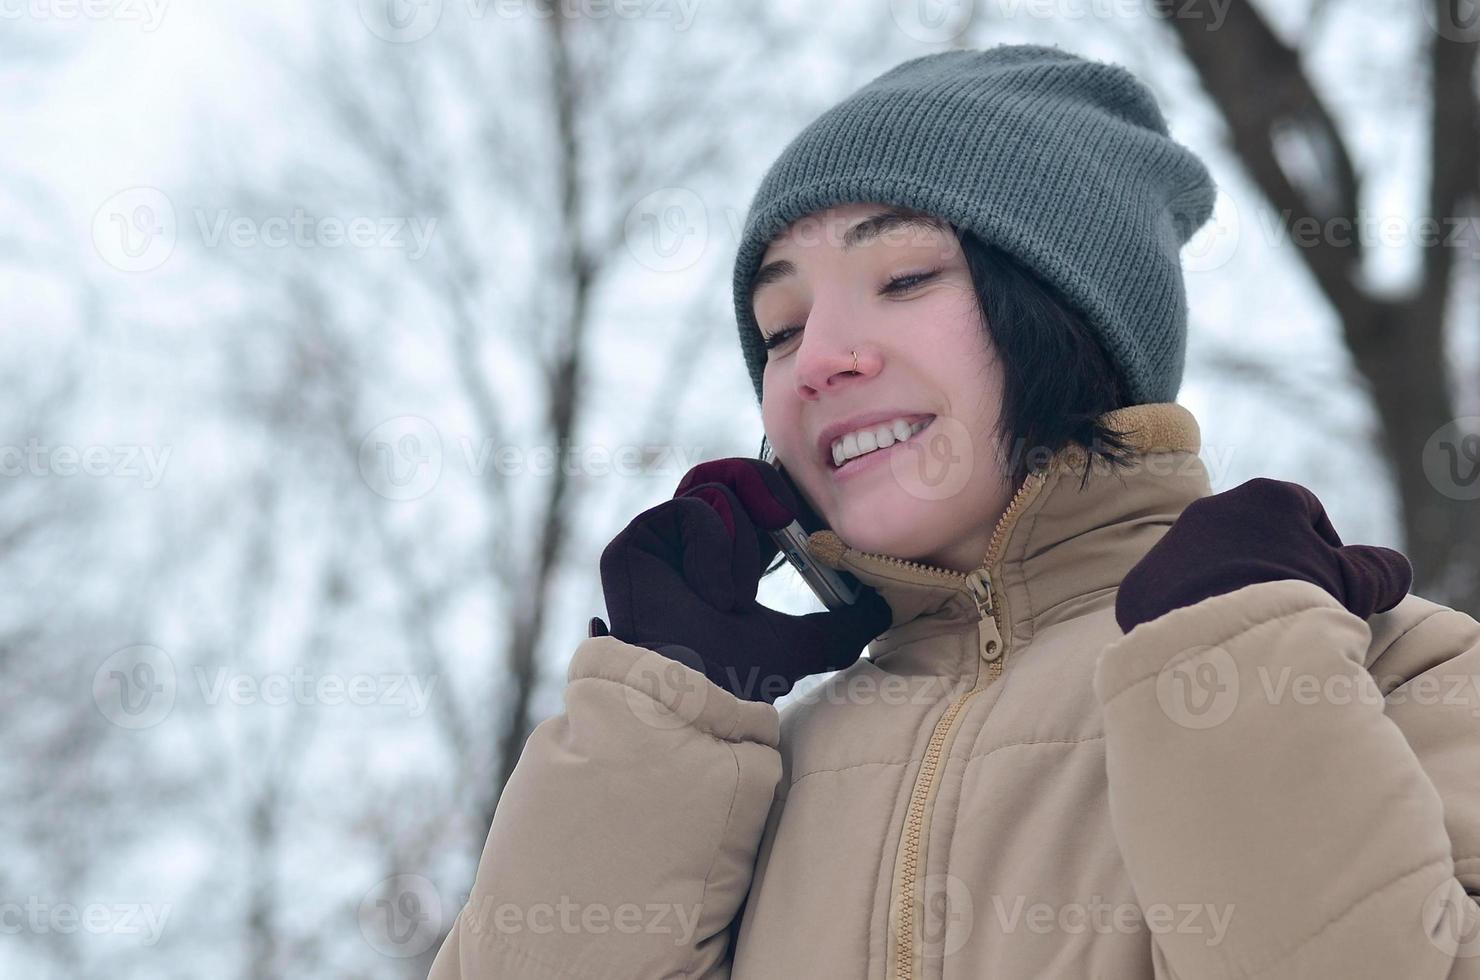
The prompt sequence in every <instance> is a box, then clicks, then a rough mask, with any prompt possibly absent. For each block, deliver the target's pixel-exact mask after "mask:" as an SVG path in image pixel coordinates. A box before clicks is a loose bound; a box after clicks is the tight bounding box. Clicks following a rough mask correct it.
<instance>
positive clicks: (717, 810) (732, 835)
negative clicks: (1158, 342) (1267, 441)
mask: <svg viewBox="0 0 1480 980" xmlns="http://www.w3.org/2000/svg"><path fill="white" fill-rule="evenodd" d="M1106 420H1107V421H1108V422H1109V423H1110V424H1112V425H1114V426H1115V427H1116V428H1117V429H1119V430H1121V431H1125V430H1126V429H1127V428H1131V427H1134V428H1135V429H1136V430H1138V431H1137V432H1136V433H1135V434H1134V435H1133V437H1132V441H1133V443H1134V444H1135V445H1136V446H1137V448H1138V450H1139V454H1138V457H1137V463H1136V465H1135V467H1134V468H1133V469H1132V470H1119V471H1111V470H1108V469H1102V468H1096V469H1095V470H1094V471H1093V472H1092V475H1091V477H1090V479H1089V482H1088V484H1087V485H1086V486H1085V487H1084V489H1083V490H1081V489H1080V469H1082V467H1077V468H1076V467H1074V465H1073V464H1075V463H1077V462H1079V456H1078V455H1077V454H1078V452H1079V450H1077V449H1071V450H1069V451H1067V452H1066V453H1064V454H1061V456H1060V457H1059V458H1058V459H1057V460H1056V461H1055V465H1054V466H1052V467H1050V468H1049V470H1048V471H1047V472H1045V473H1040V474H1037V475H1034V476H1030V477H1029V479H1028V480H1027V482H1026V483H1024V485H1023V487H1022V489H1021V490H1020V491H1019V492H1018V493H1017V495H1016V496H1015V497H1014V498H1013V500H1012V502H1011V504H1010V505H1009V506H1008V508H1007V510H1006V511H1005V512H1004V514H1003V516H1002V519H1001V521H1000V522H999V524H998V526H997V529H996V533H995V535H994V538H993V544H992V547H991V550H990V552H989V554H988V556H987V560H986V562H985V563H984V568H985V570H986V571H985V573H982V572H981V571H978V572H976V573H973V574H972V575H970V576H966V575H962V574H959V573H956V572H951V571H947V570H942V569H937V568H929V567H926V566H923V565H920V564H917V563H912V562H907V561H902V560H900V559H895V558H889V557H884V556H878V555H868V554H863V553H860V552H857V551H854V550H852V549H848V548H846V547H845V546H844V545H843V544H842V542H840V541H839V540H838V539H837V538H836V536H835V535H833V534H832V533H831V532H819V534H817V535H814V536H813V539H812V542H811V545H812V550H813V551H814V552H815V553H816V554H817V555H818V556H819V557H820V558H822V559H823V560H825V561H828V563H829V564H832V565H834V567H841V568H846V569H847V570H848V571H850V572H851V573H853V574H854V575H855V576H857V577H858V578H859V579H861V580H862V581H864V582H866V583H868V584H869V585H871V586H873V587H875V588H876V589H878V590H879V591H880V592H881V593H882V594H883V595H884V597H885V598H886V599H887V600H888V602H889V605H890V607H891V608H892V610H893V612H894V620H893V624H892V626H891V628H890V629H889V631H888V632H886V633H884V634H883V635H881V636H880V637H879V638H878V639H876V640H875V641H874V642H873V643H872V644H871V645H870V647H869V656H868V657H867V658H866V659H863V660H860V661H859V662H858V663H856V664H855V665H853V666H852V667H850V668H849V669H847V670H844V671H840V672H839V673H837V674H834V675H832V676H830V677H829V678H827V679H826V681H825V682H822V683H821V684H820V685H819V686H817V687H816V688H815V689H814V690H812V691H810V692H808V691H807V690H806V689H805V688H804V689H803V691H801V692H799V693H798V694H797V695H796V696H795V697H794V698H793V699H791V701H790V703H787V704H786V705H785V707H784V709H783V710H782V711H781V712H780V715H779V717H778V713H777V711H776V709H775V708H773V707H772V706H770V705H766V704H763V703H756V702H747V701H740V700H737V699H736V698H734V697H733V696H731V695H730V694H728V693H727V692H725V691H723V690H721V689H720V688H718V687H717V686H715V685H714V684H712V683H710V682H709V681H708V680H706V679H705V678H704V677H703V676H702V675H701V674H699V673H697V672H695V671H692V670H689V668H687V667H683V666H681V665H679V664H676V663H674V662H672V661H669V660H667V659H666V658H664V657H662V656H661V655H660V654H658V653H655V652H652V651H649V650H646V649H643V648H642V647H637V646H633V645H630V644H626V643H623V642H621V641H620V640H617V639H615V638H613V637H609V636H603V637H594V638H590V639H587V640H585V641H584V642H582V643H581V644H580V646H579V647H578V648H577V649H576V653H575V657H574V659H573V660H572V661H571V664H570V669H569V674H568V676H569V683H568V686H567V688H566V691H565V711H564V712H563V713H562V714H559V715H556V716H555V717H552V718H549V719H547V720H546V721H544V722H543V723H542V724H540V725H539V726H538V727H537V728H536V729H535V731H534V733H533V734H532V735H531V737H530V739H529V741H528V744H527V745H526V747H525V749H524V753H523V756H522V758H521V759H520V762H519V765H518V768H517V769H516V770H515V772H514V774H513V778H512V780H511V781H510V782H509V784H508V787H507V789H506V790H505V791H504V793H503V797H502V799H501V800H500V802H499V806H498V811H497V814H496V815H495V817H494V821H493V826H492V828H491V830H490V831H489V834H488V842H487V845H486V847H485V849H484V852H483V857H482V861H481V863H480V866H479V868H478V873H477V880H476V883H475V884H474V887H473V891H472V895H471V897H470V898H469V900H468V902H467V905H466V906H465V907H464V908H463V910H462V912H461V914H460V915H459V916H458V918H457V921H456V923H455V925H454V927H453V930H452V933H451V935H450V936H449V937H448V939H447V941H446V943H445V945H444V946H443V947H442V949H441V951H440V953H439V955H438V957H437V960H436V963H435V965H434V966H433V968H432V973H431V975H432V977H434V978H454V977H457V978H469V980H471V978H495V977H496V978H513V977H538V978H556V977H561V978H608V977H635V978H643V980H658V978H668V977H703V978H723V977H732V978H735V980H778V978H814V977H816V978H834V977H836V978H869V980H884V978H891V980H893V978H927V977H928V978H936V977H941V978H947V980H955V978H962V980H964V978H968V977H969V978H982V977H993V978H1004V980H1008V978H1011V980H1020V978H1039V977H1042V978H1060V977H1063V978H1106V980H1133V978H1142V977H1155V978H1170V977H1180V978H1187V980H1191V978H1198V980H1204V978H1259V980H1275V978H1285V977H1315V978H1322V980H1327V978H1330V980H1348V978H1373V980H1379V978H1380V980H1424V978H1433V980H1438V978H1443V977H1449V978H1480V907H1477V904H1476V902H1475V899H1474V898H1473V897H1472V896H1475V895H1480V624H1477V623H1476V622H1475V620H1473V619H1471V618H1470V617H1469V616H1467V615H1464V614H1462V613H1460V612H1456V611H1454V610H1451V609H1448V608H1446V607H1443V606H1440V605H1437V604H1436V603H1433V602H1430V601H1428V600H1425V599H1422V598H1419V597H1418V596H1415V595H1409V596H1408V597H1406V598H1405V599H1404V600H1403V601H1402V602H1401V603H1400V604H1399V605H1398V606H1397V607H1396V608H1394V609H1392V610H1390V611H1388V612H1386V613H1382V614H1378V615H1376V616H1373V617H1372V618H1371V619H1369V620H1366V621H1363V620H1362V619H1360V618H1358V617H1356V616H1354V615H1352V614H1351V613H1349V612H1347V611H1346V609H1345V608H1343V607H1342V606H1341V605H1340V604H1339V603H1338V602H1337V601H1336V600H1335V599H1333V598H1332V597H1331V596H1329V595H1328V594H1327V593H1326V592H1325V591H1323V590H1322V589H1320V588H1318V587H1317V586H1314V585H1310V584H1307V583H1304V582H1299V581H1293V580H1286V581H1280V582H1270V583H1261V584H1258V585H1252V586H1248V587H1246V588H1243V589H1240V590H1238V591H1236V592H1231V593H1228V594H1225V595H1222V596H1215V597H1212V598H1210V599H1206V600H1204V601H1202V602H1200V603H1197V604H1196V605H1193V606H1189V607H1185V608H1182V609H1178V610H1174V611H1173V612H1171V613H1168V614H1167V615H1165V616H1162V617H1161V618H1159V619H1156V620H1152V621H1150V622H1148V623H1145V624H1143V625H1141V626H1139V627H1137V628H1136V629H1135V630H1133V631H1132V632H1131V633H1129V634H1122V633H1121V631H1120V629H1119V628H1118V626H1117V625H1116V622H1115V618H1114V605H1115V594H1116V589H1117V586H1118V584H1119V582H1120V581H1121V578H1122V577H1123V576H1124V574H1125V573H1126V571H1127V570H1129V569H1130V567H1131V566H1132V565H1133V564H1135V563H1136V561H1137V560H1138V559H1139V558H1140V557H1141V556H1142V555H1144V554H1145V553H1146V551H1147V549H1149V548H1150V547H1151V545H1152V544H1154V543H1155V542H1156V541H1157V539H1158V538H1160V537H1161V535H1162V534H1164V533H1165V532H1166V530H1167V529H1168V527H1169V526H1170V525H1171V524H1172V522H1173V520H1174V519H1175V518H1176V517H1177V515H1178V513H1180V512H1181V510H1182V509H1183V507H1185V506H1186V505H1187V504H1188V503H1189V502H1190V501H1192V500H1194V499H1196V498H1198V497H1201V496H1205V495H1207V494H1209V493H1211V492H1212V491H1211V489H1210V487H1209V483H1208V477H1207V472H1206V469H1205V468H1204V466H1203V463H1202V461H1201V460H1200V458H1199V457H1198V455H1197V454H1198V450H1199V448H1200V447H1199V434H1198V427H1197V423H1196V421H1195V420H1194V419H1193V417H1192V415H1191V414H1190V413H1189V412H1188V411H1187V410H1186V409H1184V408H1182V407H1181V406H1179V405H1176V404H1173V403H1165V404H1156V405H1140V406H1135V407H1132V408H1128V409H1122V410H1120V411H1118V412H1113V413H1110V415H1109V416H1107V419H1106ZM1071 470H1072V471H1071ZM1209 560H1210V561H1215V560H1217V556H1216V555H1209ZM1384 695H1386V697H1384Z"/></svg>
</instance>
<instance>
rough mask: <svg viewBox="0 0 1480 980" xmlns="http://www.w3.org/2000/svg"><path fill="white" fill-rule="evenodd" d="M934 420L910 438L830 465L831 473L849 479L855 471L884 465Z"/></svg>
mask: <svg viewBox="0 0 1480 980" xmlns="http://www.w3.org/2000/svg"><path fill="white" fill-rule="evenodd" d="M933 422H934V419H932V420H931V421H930V422H925V423H924V424H923V425H921V427H920V431H919V432H912V433H911V434H910V437H909V438H908V439H904V440H896V441H895V442H894V443H893V444H892V445H890V446H887V447H886V448H884V449H874V450H870V451H869V452H866V453H864V454H863V455H861V456H854V457H852V458H851V459H845V460H843V465H842V466H833V467H830V469H831V473H830V474H829V475H830V476H832V477H833V478H834V479H837V480H848V479H850V478H852V477H853V475H854V474H855V473H858V472H860V471H866V470H869V469H872V468H873V467H875V466H883V465H884V462H885V457H887V456H888V455H889V454H890V453H892V452H894V451H895V450H896V449H898V448H899V446H900V445H901V443H902V442H910V441H912V440H913V439H914V438H915V436H917V435H919V434H920V433H921V432H925V431H926V430H928V429H929V428H930V426H931V424H932V423H933Z"/></svg>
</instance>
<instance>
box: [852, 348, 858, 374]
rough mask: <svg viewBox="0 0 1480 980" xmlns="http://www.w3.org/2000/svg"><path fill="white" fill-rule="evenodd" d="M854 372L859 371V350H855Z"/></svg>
mask: <svg viewBox="0 0 1480 980" xmlns="http://www.w3.org/2000/svg"><path fill="white" fill-rule="evenodd" d="M853 373H854V374H857V373H858V351H853Z"/></svg>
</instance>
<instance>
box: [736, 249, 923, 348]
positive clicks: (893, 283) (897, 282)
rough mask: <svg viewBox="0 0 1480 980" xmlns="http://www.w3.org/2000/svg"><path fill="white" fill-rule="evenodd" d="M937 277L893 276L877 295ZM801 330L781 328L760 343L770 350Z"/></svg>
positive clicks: (895, 292) (896, 292) (919, 274)
mask: <svg viewBox="0 0 1480 980" xmlns="http://www.w3.org/2000/svg"><path fill="white" fill-rule="evenodd" d="M938 275H940V270H939V269H932V270H930V271H929V272H915V273H911V274H909V275H905V276H895V277H894V278H893V279H890V280H889V281H888V282H886V283H885V284H884V285H883V286H880V287H879V295H880V296H898V295H900V294H902V293H908V292H909V291H910V290H912V289H916V288H918V287H920V286H922V285H924V284H925V283H927V282H929V281H930V280H932V279H934V278H935V277H936V276H938ZM801 329H802V328H801V327H800V326H797V325H792V326H789V327H782V328H781V329H780V330H778V331H776V332H775V333H773V334H771V335H769V336H766V337H764V338H762V341H761V342H762V343H763V344H764V345H765V348H766V350H771V349H773V348H775V347H779V346H781V345H782V344H783V343H785V342H786V340H787V338H789V337H790V336H791V335H792V334H794V333H797V332H798V331H800V330H801Z"/></svg>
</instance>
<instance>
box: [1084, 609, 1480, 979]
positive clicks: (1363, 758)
mask: <svg viewBox="0 0 1480 980" xmlns="http://www.w3.org/2000/svg"><path fill="white" fill-rule="evenodd" d="M1397 608H1400V609H1404V610H1408V611H1410V613H1411V611H1412V610H1414V609H1418V610H1419V611H1420V613H1421V614H1420V615H1417V616H1414V615H1411V614H1410V615H1407V617H1406V619H1403V622H1402V623H1401V624H1400V625H1401V626H1402V629H1401V630H1390V629H1389V627H1388V626H1387V625H1384V626H1382V627H1380V629H1381V630H1384V631H1388V632H1393V633H1398V634H1399V635H1395V636H1389V637H1379V642H1376V643H1374V642H1373V640H1374V636H1373V628H1374V627H1373V626H1370V625H1369V621H1366V620H1363V619H1361V618H1360V617H1358V616H1355V615H1353V614H1352V613H1350V612H1348V611H1347V610H1346V609H1345V608H1344V607H1343V606H1341V605H1340V604H1339V603H1338V602H1337V601H1336V600H1335V599H1333V598H1332V597H1331V596H1330V595H1328V594H1327V593H1326V592H1325V590H1323V589H1321V588H1320V587H1318V586H1315V585H1311V584H1309V583H1306V582H1301V581H1294V580H1285V581H1278V582H1263V583H1259V584H1256V585H1251V586H1247V587H1245V588H1242V589H1239V590H1237V591H1234V592H1229V593H1225V594H1224V595H1220V596H1214V597H1211V598H1209V599H1204V600H1203V601H1201V602H1198V603H1196V604H1194V605H1191V606H1186V607H1183V608H1180V609H1176V610H1173V611H1171V612H1169V613H1167V614H1165V615H1163V616H1160V617H1158V618H1157V619H1154V620H1151V621H1149V622H1145V623H1142V624H1141V625H1139V626H1137V627H1136V628H1135V629H1133V630H1132V631H1131V632H1130V633H1128V634H1125V635H1124V636H1122V637H1121V638H1120V639H1119V640H1117V641H1115V642H1113V643H1111V644H1110V645H1108V646H1107V647H1106V648H1105V650H1104V651H1103V652H1102V654H1101V656H1100V659H1099V661H1098V663H1097V666H1096V672H1095V692H1096V695H1097V696H1098V698H1099V700H1100V703H1101V705H1102V707H1103V709H1104V724H1105V751H1106V767H1107V775H1108V782H1109V798H1110V814H1111V821H1112V824H1113V826H1114V829H1115V833H1116V836H1117V839H1118V842H1119V844H1120V848H1121V853H1122V857H1123V860H1124V862H1125V865H1126V869H1127V871H1128V872H1129V875H1130V878H1131V882H1132V885H1133V887H1134V888H1135V892H1136V899H1137V903H1138V904H1139V905H1140V906H1141V908H1142V910H1143V912H1144V913H1145V921H1146V926H1147V928H1148V929H1149V930H1150V931H1151V932H1152V933H1153V942H1154V944H1155V954H1156V955H1155V957H1154V958H1155V960H1156V962H1157V963H1158V964H1159V966H1158V974H1159V975H1160V974H1162V973H1165V974H1166V975H1170V976H1180V977H1199V978H1258V980H1276V978H1286V977H1291V978H1293V977H1342V978H1373V980H1378V978H1381V980H1391V978H1396V977H1402V978H1404V980H1441V978H1452V980H1460V978H1464V980H1476V978H1480V905H1477V904H1476V900H1475V896H1477V895H1480V624H1477V623H1476V622H1475V620H1474V619H1472V618H1471V617H1469V616H1467V615H1465V614H1463V613H1461V612H1458V611H1455V610H1452V609H1448V608H1446V607H1443V606H1440V605H1438V604H1436V603H1430V602H1428V601H1427V600H1424V599H1421V598H1419V597H1417V596H1408V597H1406V598H1405V599H1404V601H1403V603H1400V606H1399V607H1397ZM1391 613H1392V611H1390V613H1388V614H1383V615H1382V616H1377V617H1374V618H1373V619H1372V620H1371V621H1370V622H1371V623H1372V624H1377V623H1378V621H1379V620H1383V618H1384V616H1390V615H1391ZM1400 618H1401V617H1400ZM1388 622H1391V621H1390V620H1389V621H1388ZM1384 640H1386V641H1388V642H1384ZM1379 682H1380V683H1379ZM1214 923H1221V925H1214ZM1158 924H1159V925H1158Z"/></svg>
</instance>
